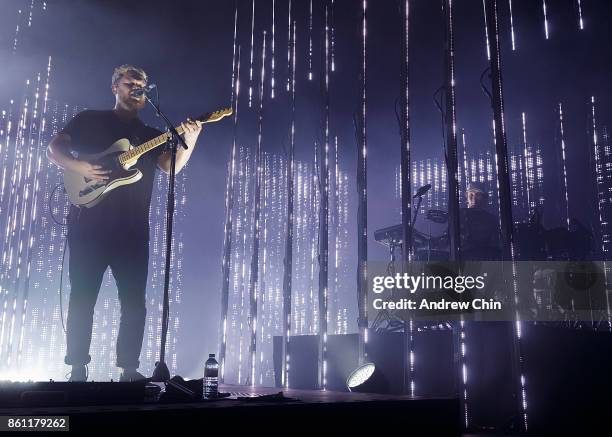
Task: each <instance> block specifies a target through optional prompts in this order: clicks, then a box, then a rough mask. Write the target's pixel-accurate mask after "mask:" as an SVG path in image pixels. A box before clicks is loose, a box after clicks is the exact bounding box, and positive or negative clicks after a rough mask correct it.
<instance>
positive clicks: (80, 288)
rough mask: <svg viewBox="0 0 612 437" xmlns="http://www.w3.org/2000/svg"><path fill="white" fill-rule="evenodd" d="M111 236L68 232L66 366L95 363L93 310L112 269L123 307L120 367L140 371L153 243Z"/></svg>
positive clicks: (118, 354) (119, 339)
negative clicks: (93, 358) (150, 244)
mask: <svg viewBox="0 0 612 437" xmlns="http://www.w3.org/2000/svg"><path fill="white" fill-rule="evenodd" d="M110 235H111V236H109V234H107V235H101V234H96V233H95V232H94V233H84V232H78V231H72V230H71V231H70V232H69V236H68V244H69V247H70V262H69V276H70V284H71V292H70V303H69V307H68V318H67V326H66V331H67V332H66V337H67V338H66V342H67V350H66V358H65V360H64V361H65V363H66V364H71V365H84V364H87V363H89V362H90V361H91V356H90V355H89V346H90V344H91V331H92V325H93V315H94V307H95V305H96V300H97V298H98V293H99V291H100V285H101V284H102V280H103V277H104V273H105V271H106V269H107V267H109V266H110V268H111V270H112V273H113V276H114V277H115V281H116V283H117V289H118V292H119V293H118V294H119V303H120V304H121V320H120V324H119V333H118V337H117V362H116V365H117V366H118V367H123V368H137V367H138V366H139V364H140V363H139V361H138V358H139V356H140V350H141V348H142V339H143V335H144V326H145V318H146V305H145V303H146V299H145V291H146V286H147V269H148V263H149V244H148V241H147V240H146V239H139V240H137V241H134V240H130V239H129V238H117V237H113V236H112V234H110Z"/></svg>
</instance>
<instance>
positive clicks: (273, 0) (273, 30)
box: [270, 0, 276, 99]
mask: <svg viewBox="0 0 612 437" xmlns="http://www.w3.org/2000/svg"><path fill="white" fill-rule="evenodd" d="M275 52H276V1H275V0H272V66H271V67H272V68H271V71H270V88H271V91H270V97H271V98H272V99H273V98H274V72H275V71H276V64H275V62H276V61H275Z"/></svg>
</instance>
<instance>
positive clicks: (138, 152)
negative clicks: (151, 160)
mask: <svg viewBox="0 0 612 437" xmlns="http://www.w3.org/2000/svg"><path fill="white" fill-rule="evenodd" d="M184 131H185V130H184V129H183V127H182V126H179V127H177V128H176V132H177V133H178V134H179V135H182V134H183V132H184ZM171 136H172V134H171V133H170V132H165V133H163V134H161V135H159V136H157V137H155V138H153V139H152V140H149V141H147V142H146V143H142V144H141V145H140V146H138V147H134V148H133V149H131V150H128V151H127V152H123V153H122V154H121V155H119V162H120V163H121V164H125V163H126V162H128V161H136V160H138V158H140V157H141V156H142V155H144V154H145V153H147V152H149V151H151V150H153V149H155V148H156V147H159V146H161V145H163V144H165V143H166V142H167V141H168V140H169V139H170V137H171Z"/></svg>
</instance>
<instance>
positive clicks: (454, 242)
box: [445, 0, 461, 261]
mask: <svg viewBox="0 0 612 437" xmlns="http://www.w3.org/2000/svg"><path fill="white" fill-rule="evenodd" d="M445 21H446V44H447V47H446V52H447V56H446V70H447V71H446V76H447V77H446V115H447V120H446V124H447V126H446V130H447V132H446V139H447V144H446V153H447V160H448V167H449V168H448V172H449V174H448V183H449V186H448V188H449V198H448V201H449V205H448V215H449V237H450V259H451V260H452V261H458V260H459V259H460V253H461V241H460V231H459V186H458V183H457V178H458V172H459V169H458V167H459V165H458V161H457V111H456V105H455V95H456V92H455V46H454V28H453V0H446V1H445ZM449 118H450V119H449Z"/></svg>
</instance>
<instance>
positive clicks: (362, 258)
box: [356, 0, 368, 364]
mask: <svg viewBox="0 0 612 437" xmlns="http://www.w3.org/2000/svg"><path fill="white" fill-rule="evenodd" d="M361 9H362V10H361V114H360V115H361V120H360V126H358V127H356V128H361V129H360V131H359V135H358V146H357V147H358V151H357V159H358V161H357V196H358V197H357V202H358V205H357V232H358V234H357V311H358V313H359V314H358V319H357V325H358V328H359V354H358V358H359V364H364V363H365V362H366V360H367V356H368V352H367V344H368V314H367V310H366V308H367V264H366V261H367V259H368V241H367V236H368V213H367V210H368V165H367V145H368V140H367V93H366V91H367V69H366V67H367V62H366V61H367V34H366V31H367V2H366V0H362V3H361Z"/></svg>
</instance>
